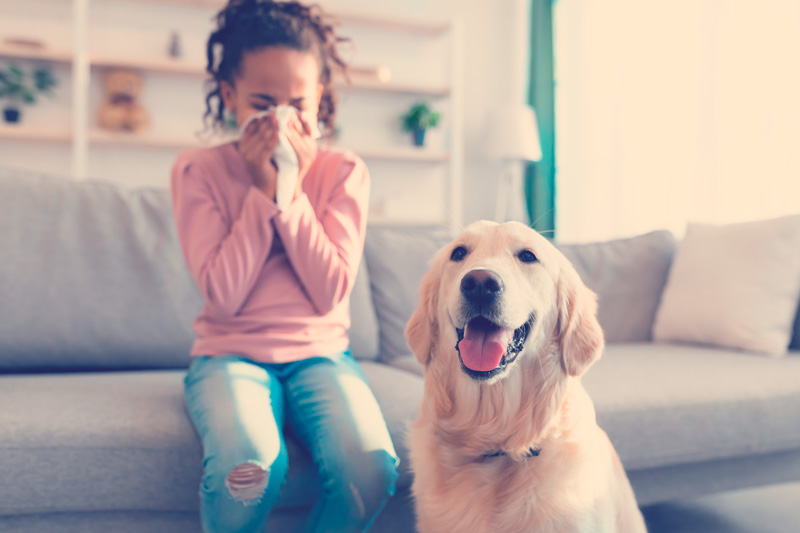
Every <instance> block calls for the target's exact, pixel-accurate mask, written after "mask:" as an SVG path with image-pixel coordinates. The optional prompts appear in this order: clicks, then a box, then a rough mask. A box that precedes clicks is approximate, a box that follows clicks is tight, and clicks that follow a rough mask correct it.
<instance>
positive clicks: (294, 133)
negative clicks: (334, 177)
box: [286, 115, 317, 198]
mask: <svg viewBox="0 0 800 533" xmlns="http://www.w3.org/2000/svg"><path fill="white" fill-rule="evenodd" d="M286 138H287V139H289V144H291V145H292V148H294V151H295V152H296V153H297V164H298V167H299V172H298V174H297V188H296V189H295V191H294V198H297V197H298V196H300V195H301V194H303V179H304V178H305V177H306V174H307V173H308V169H309V168H311V163H313V162H314V159H315V158H316V157H317V140H316V139H314V138H313V137H312V136H311V126H309V124H308V122H306V121H305V119H303V117H302V116H300V115H297V116H295V117H292V118H291V120H289V128H288V131H287V132H286Z"/></svg>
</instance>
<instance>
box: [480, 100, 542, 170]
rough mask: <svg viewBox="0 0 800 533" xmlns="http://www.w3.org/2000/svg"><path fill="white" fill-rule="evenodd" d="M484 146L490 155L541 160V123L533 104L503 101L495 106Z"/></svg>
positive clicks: (487, 121)
mask: <svg viewBox="0 0 800 533" xmlns="http://www.w3.org/2000/svg"><path fill="white" fill-rule="evenodd" d="M484 139H485V141H484V146H485V149H486V155H488V156H490V157H498V158H503V159H524V160H526V161H539V160H540V159H541V158H542V147H541V145H540V144H539V127H538V125H537V122H536V112H535V111H534V110H533V108H532V107H530V106H527V105H524V104H519V105H501V106H497V107H495V108H493V109H492V110H491V111H490V113H489V117H488V118H487V120H486V127H485V137H484Z"/></svg>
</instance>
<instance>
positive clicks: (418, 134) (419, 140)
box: [413, 128, 425, 146]
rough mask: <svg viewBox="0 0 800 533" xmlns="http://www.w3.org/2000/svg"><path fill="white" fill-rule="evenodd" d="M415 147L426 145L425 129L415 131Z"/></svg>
mask: <svg viewBox="0 0 800 533" xmlns="http://www.w3.org/2000/svg"><path fill="white" fill-rule="evenodd" d="M413 133H414V146H424V145H425V129H424V128H419V129H416V130H414V132H413Z"/></svg>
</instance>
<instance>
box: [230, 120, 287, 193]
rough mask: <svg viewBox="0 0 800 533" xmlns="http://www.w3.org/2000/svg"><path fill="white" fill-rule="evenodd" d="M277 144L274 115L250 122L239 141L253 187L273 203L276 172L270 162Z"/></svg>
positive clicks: (276, 123) (240, 150)
mask: <svg viewBox="0 0 800 533" xmlns="http://www.w3.org/2000/svg"><path fill="white" fill-rule="evenodd" d="M277 144H278V120H277V119H276V118H275V114H274V113H271V114H269V115H267V116H264V117H260V118H257V119H255V120H253V121H252V122H250V124H248V125H247V127H246V128H245V130H244V132H243V133H242V137H241V139H239V153H241V154H242V159H244V162H245V166H246V167H247V171H248V173H249V174H250V178H251V179H252V180H253V185H255V186H256V187H257V188H259V189H261V190H262V191H263V192H264V194H266V195H267V197H268V198H270V199H271V200H273V201H274V200H275V192H276V191H277V188H278V170H277V169H276V168H275V165H274V163H273V162H272V154H273V152H274V151H275V146H277Z"/></svg>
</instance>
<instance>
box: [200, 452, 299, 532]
mask: <svg viewBox="0 0 800 533" xmlns="http://www.w3.org/2000/svg"><path fill="white" fill-rule="evenodd" d="M215 463H216V461H209V462H208V463H207V465H206V471H205V474H204V476H203V483H202V486H201V493H202V495H201V500H202V502H203V505H202V507H203V515H204V516H203V523H204V529H205V530H206V531H250V530H254V529H253V527H254V526H259V525H260V524H262V523H264V522H266V517H267V514H268V513H269V511H270V509H271V508H272V506H273V505H274V504H275V502H276V501H277V499H278V495H279V492H280V489H281V487H282V486H283V483H284V481H285V479H286V471H287V468H288V460H287V456H286V452H282V453H280V454H279V455H278V457H277V458H276V459H275V460H274V461H273V462H272V463H270V464H267V463H264V462H261V461H257V460H253V461H244V462H241V463H239V464H236V465H234V466H233V467H230V466H229V465H226V466H222V465H220V466H219V467H217V465H215Z"/></svg>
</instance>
